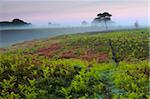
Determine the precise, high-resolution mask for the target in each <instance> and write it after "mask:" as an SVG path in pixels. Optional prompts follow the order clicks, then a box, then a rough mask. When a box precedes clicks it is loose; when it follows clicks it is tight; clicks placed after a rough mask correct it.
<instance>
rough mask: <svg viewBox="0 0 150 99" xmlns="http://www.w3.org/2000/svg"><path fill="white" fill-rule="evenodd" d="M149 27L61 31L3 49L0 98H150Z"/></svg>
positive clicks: (0, 60)
mask: <svg viewBox="0 0 150 99" xmlns="http://www.w3.org/2000/svg"><path fill="white" fill-rule="evenodd" d="M148 60H149V31H148V29H139V30H126V31H116V32H109V33H96V34H95V33H93V34H92V33H87V34H74V35H64V36H57V37H53V38H48V39H43V40H34V41H28V42H23V43H20V44H16V45H13V46H11V47H9V48H7V49H3V50H1V57H0V63H1V64H0V98H2V99H3V98H9V99H11V98H12V99H14V98H16V99H17V98H27V99H62V98H67V99H75V98H79V99H87V98H88V99H95V98H96V99H125V98H127V99H148V98H150V96H149V72H150V66H149V62H148Z"/></svg>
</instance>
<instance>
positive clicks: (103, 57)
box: [97, 53, 108, 62]
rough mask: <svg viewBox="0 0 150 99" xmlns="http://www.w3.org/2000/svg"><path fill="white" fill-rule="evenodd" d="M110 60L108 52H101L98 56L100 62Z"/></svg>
mask: <svg viewBox="0 0 150 99" xmlns="http://www.w3.org/2000/svg"><path fill="white" fill-rule="evenodd" d="M107 60H108V54H107V53H99V55H98V57H97V61H98V62H104V61H107Z"/></svg>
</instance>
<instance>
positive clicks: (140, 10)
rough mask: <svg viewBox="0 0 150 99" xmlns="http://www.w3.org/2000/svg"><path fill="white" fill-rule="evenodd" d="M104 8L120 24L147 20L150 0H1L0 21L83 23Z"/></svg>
mask: <svg viewBox="0 0 150 99" xmlns="http://www.w3.org/2000/svg"><path fill="white" fill-rule="evenodd" d="M104 11H108V12H110V13H111V14H112V15H113V16H112V20H113V21H115V22H117V23H118V24H125V25H127V24H133V22H135V21H136V20H138V21H139V23H140V24H142V25H146V24H147V22H148V0H0V21H3V20H12V19H13V18H20V19H23V20H25V21H27V22H31V23H33V24H47V23H48V22H52V23H60V24H80V23H81V21H83V20H86V21H88V22H91V21H92V20H93V18H95V17H96V15H97V14H98V13H101V12H104Z"/></svg>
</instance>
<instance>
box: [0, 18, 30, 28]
mask: <svg viewBox="0 0 150 99" xmlns="http://www.w3.org/2000/svg"><path fill="white" fill-rule="evenodd" d="M27 25H31V23H27V22H24V21H23V20H20V19H13V20H12V21H11V22H9V21H2V22H0V26H1V27H5V26H6V27H9V26H27Z"/></svg>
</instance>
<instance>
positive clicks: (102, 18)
mask: <svg viewBox="0 0 150 99" xmlns="http://www.w3.org/2000/svg"><path fill="white" fill-rule="evenodd" d="M111 16H112V15H111V14H109V13H108V12H104V13H99V14H97V17H96V18H95V19H94V20H93V21H92V23H93V24H99V23H104V24H105V27H106V30H107V29H108V25H107V23H108V22H111Z"/></svg>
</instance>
